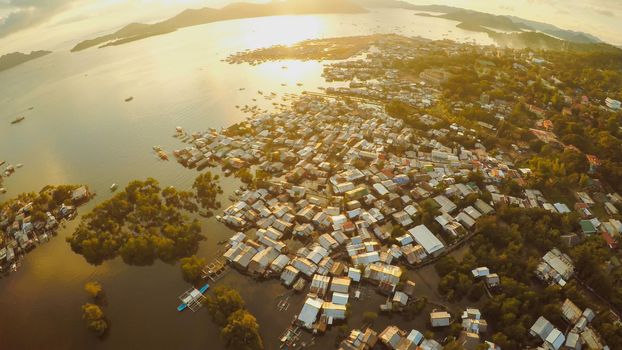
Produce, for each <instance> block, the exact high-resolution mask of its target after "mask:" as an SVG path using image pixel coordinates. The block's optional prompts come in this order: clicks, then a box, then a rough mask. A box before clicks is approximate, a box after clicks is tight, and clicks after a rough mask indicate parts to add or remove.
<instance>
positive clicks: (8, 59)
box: [0, 51, 52, 72]
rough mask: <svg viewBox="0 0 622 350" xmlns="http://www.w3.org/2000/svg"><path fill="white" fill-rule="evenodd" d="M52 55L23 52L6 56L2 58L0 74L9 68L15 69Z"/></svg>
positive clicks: (43, 52)
mask: <svg viewBox="0 0 622 350" xmlns="http://www.w3.org/2000/svg"><path fill="white" fill-rule="evenodd" d="M50 53H52V52H51V51H32V52H31V53H29V54H28V53H22V52H13V53H9V54H6V55H4V56H2V57H0V72H1V71H3V70H7V69H9V68H13V67H15V66H19V65H20V64H22V63H26V62H28V61H32V60H34V59H37V58H39V57H43V56H45V55H47V54H50Z"/></svg>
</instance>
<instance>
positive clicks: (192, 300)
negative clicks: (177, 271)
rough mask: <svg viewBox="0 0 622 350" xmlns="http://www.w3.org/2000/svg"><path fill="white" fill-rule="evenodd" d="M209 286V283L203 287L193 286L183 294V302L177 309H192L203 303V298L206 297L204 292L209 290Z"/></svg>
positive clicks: (181, 297)
mask: <svg viewBox="0 0 622 350" xmlns="http://www.w3.org/2000/svg"><path fill="white" fill-rule="evenodd" d="M208 288H209V284H207V283H206V284H205V285H204V286H203V287H201V289H196V288H192V289H190V290H188V291H186V292H185V293H184V294H182V295H181V296H180V297H179V299H180V300H181V304H179V306H178V307H177V311H179V312H182V311H184V310H185V309H187V308H190V309H191V310H193V311H194V310H196V309H195V307H197V306H199V305H198V304H201V300H202V299H204V298H205V296H204V295H203V293H205V292H206V291H207V289H208Z"/></svg>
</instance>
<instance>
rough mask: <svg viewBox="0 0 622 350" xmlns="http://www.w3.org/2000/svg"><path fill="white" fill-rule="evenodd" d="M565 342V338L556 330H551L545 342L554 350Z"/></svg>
mask: <svg viewBox="0 0 622 350" xmlns="http://www.w3.org/2000/svg"><path fill="white" fill-rule="evenodd" d="M565 340H566V337H564V334H563V333H562V332H561V331H560V330H559V329H557V328H555V329H553V330H552V331H551V333H549V335H548V336H547V337H546V342H547V343H549V344H551V345H552V346H553V348H554V349H555V350H557V349H559V348H560V347H561V346H562V345H564V341H565Z"/></svg>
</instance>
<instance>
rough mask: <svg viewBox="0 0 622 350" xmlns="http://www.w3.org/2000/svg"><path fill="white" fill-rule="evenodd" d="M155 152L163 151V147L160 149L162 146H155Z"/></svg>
mask: <svg viewBox="0 0 622 350" xmlns="http://www.w3.org/2000/svg"><path fill="white" fill-rule="evenodd" d="M153 150H154V151H156V152H157V151H161V150H162V147H160V146H153Z"/></svg>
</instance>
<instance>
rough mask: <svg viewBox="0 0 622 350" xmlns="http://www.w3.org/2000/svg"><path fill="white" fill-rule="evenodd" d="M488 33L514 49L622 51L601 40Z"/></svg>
mask: <svg viewBox="0 0 622 350" xmlns="http://www.w3.org/2000/svg"><path fill="white" fill-rule="evenodd" d="M488 35H489V36H490V37H491V38H493V39H494V40H495V42H497V44H499V45H501V46H507V47H512V48H515V49H524V48H529V49H532V50H555V51H574V52H595V51H599V52H618V53H620V52H622V50H620V48H618V47H616V46H613V45H609V44H607V43H603V42H598V43H593V42H572V41H568V40H562V39H558V38H554V37H552V36H550V35H547V34H544V33H540V32H534V31H529V32H517V33H497V32H494V31H490V32H489V33H488Z"/></svg>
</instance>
